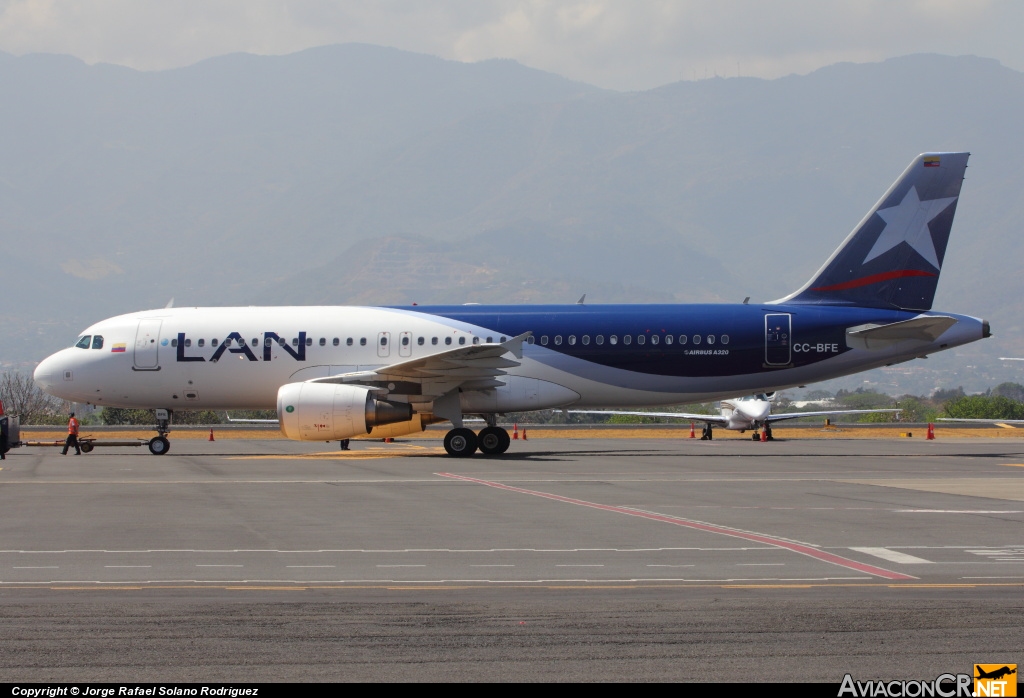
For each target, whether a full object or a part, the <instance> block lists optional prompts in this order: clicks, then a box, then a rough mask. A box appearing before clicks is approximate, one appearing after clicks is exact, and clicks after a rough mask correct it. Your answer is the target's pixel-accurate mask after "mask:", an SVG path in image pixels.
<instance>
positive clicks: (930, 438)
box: [924, 422, 935, 441]
mask: <svg viewBox="0 0 1024 698" xmlns="http://www.w3.org/2000/svg"><path fill="white" fill-rule="evenodd" d="M924 438H925V441H935V425H934V424H932V423H931V422H928V436H926V437H924Z"/></svg>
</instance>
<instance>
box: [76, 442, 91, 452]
mask: <svg viewBox="0 0 1024 698" xmlns="http://www.w3.org/2000/svg"><path fill="white" fill-rule="evenodd" d="M79 447H80V448H81V449H82V453H91V452H92V449H93V445H92V444H91V443H88V442H86V443H84V444H81V445H80V446H79Z"/></svg>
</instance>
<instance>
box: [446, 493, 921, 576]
mask: <svg viewBox="0 0 1024 698" xmlns="http://www.w3.org/2000/svg"><path fill="white" fill-rule="evenodd" d="M437 475H439V476H440V477H447V478H451V479H453V480H462V481H464V482H472V483H474V484H477V485H485V486H487V487H494V488H496V489H499V490H507V491H509V492H518V493H519V494H529V495H532V496H534V497H542V498H544V499H551V500H554V501H556V502H562V503H564V504H575V505H577V506H581V507H589V508H591V509H600V510H601V511H610V512H614V513H616V514H625V515H626V516H636V517H638V518H641V519H648V520H650V521H660V522H662V523H668V524H673V525H675V526H684V527H686V528H692V529H695V530H698V531H706V532H708V533H717V534H719V535H723V536H731V537H733V538H741V539H743V540H749V541H753V542H755V543H763V544H765V545H771V546H774V547H776V548H783V549H784V550H790V551H792V552H794V553H799V554H801V555H806V556H807V557H812V558H814V559H815V560H821V561H822V562H828V563H830V564H833V565H838V566H840V567H845V568H846V569H849V570H855V571H857V572H863V573H865V574H871V575H874V576H876V577H881V578H882V579H894V580H897V579H917V577H912V576H910V575H908V574H903V573H901V572H893V571H892V570H887V569H884V568H882V567H875V566H874V565H866V564H864V563H862V562H857V561H856V560H850V559H848V558H845V557H842V556H840V555H834V554H832V553H828V552H825V551H824V550H818V549H817V548H812V547H811V546H809V545H803V544H802V543H794V542H792V541H788V540H783V539H781V538H773V537H772V536H768V535H765V534H763V533H751V532H749V531H739V530H736V529H732V528H723V527H722V526H715V525H714V524H709V523H705V522H703V521H694V520H692V519H681V518H679V517H676V516H666V515H665V514H653V513H649V512H646V511H638V510H635V509H625V508H623V507H616V506H612V505H610V504H598V503H597V502H588V501H586V500H583V499H574V498H572V497H563V496H561V495H558V494H551V493H550V492H539V491H537V490H528V489H524V488H522V487H513V486H512V485H503V484H501V483H500V482H492V481H490V480H480V479H478V478H475V477H466V476H465V475H455V474H453V473H437Z"/></svg>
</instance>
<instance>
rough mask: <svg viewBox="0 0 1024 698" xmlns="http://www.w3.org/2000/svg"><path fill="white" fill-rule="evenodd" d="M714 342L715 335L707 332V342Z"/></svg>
mask: <svg viewBox="0 0 1024 698" xmlns="http://www.w3.org/2000/svg"><path fill="white" fill-rule="evenodd" d="M714 343H715V335H713V334H709V335H708V344H714Z"/></svg>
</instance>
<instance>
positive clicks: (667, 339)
mask: <svg viewBox="0 0 1024 698" xmlns="http://www.w3.org/2000/svg"><path fill="white" fill-rule="evenodd" d="M671 343H672V335H670V334H667V335H665V344H671Z"/></svg>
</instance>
